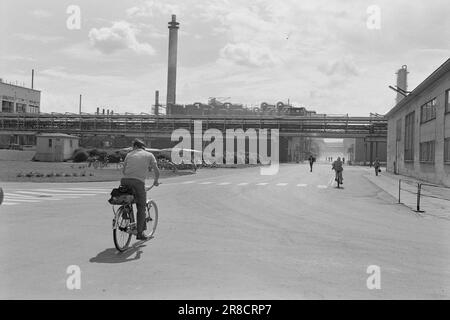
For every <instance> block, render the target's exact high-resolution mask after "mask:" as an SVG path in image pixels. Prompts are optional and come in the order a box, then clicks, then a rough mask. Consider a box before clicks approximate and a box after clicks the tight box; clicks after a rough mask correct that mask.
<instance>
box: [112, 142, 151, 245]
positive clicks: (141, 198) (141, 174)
mask: <svg viewBox="0 0 450 320" xmlns="http://www.w3.org/2000/svg"><path fill="white" fill-rule="evenodd" d="M149 169H153V171H154V173H155V180H154V181H153V185H154V186H158V185H159V182H158V179H159V168H158V165H157V162H156V159H155V156H154V155H153V154H152V153H150V152H148V151H146V150H145V143H144V142H143V141H142V140H139V139H135V140H134V141H133V150H132V151H130V152H129V153H128V154H127V156H126V157H125V160H124V162H123V169H122V172H123V178H122V179H121V180H120V184H121V185H123V186H128V187H130V188H131V189H132V190H133V193H134V197H135V201H136V207H137V235H136V239H138V240H147V237H146V235H145V234H144V230H145V204H146V202H147V192H146V190H145V179H146V178H147V175H148V172H149Z"/></svg>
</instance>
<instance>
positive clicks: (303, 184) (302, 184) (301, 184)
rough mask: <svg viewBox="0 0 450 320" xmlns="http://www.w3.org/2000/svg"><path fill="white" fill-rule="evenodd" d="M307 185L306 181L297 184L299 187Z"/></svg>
mask: <svg viewBox="0 0 450 320" xmlns="http://www.w3.org/2000/svg"><path fill="white" fill-rule="evenodd" d="M306 186H307V184H306V183H299V184H298V185H297V187H306Z"/></svg>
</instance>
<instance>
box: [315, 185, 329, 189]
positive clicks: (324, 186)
mask: <svg viewBox="0 0 450 320" xmlns="http://www.w3.org/2000/svg"><path fill="white" fill-rule="evenodd" d="M317 188H319V189H326V188H328V186H326V185H323V184H319V185H318V186H317Z"/></svg>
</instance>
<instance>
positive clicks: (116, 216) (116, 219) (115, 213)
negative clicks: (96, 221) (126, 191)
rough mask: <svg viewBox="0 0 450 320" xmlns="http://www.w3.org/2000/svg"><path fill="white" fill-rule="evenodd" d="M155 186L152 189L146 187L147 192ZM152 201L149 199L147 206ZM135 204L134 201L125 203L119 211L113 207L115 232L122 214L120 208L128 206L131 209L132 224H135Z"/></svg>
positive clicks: (113, 227)
mask: <svg viewBox="0 0 450 320" xmlns="http://www.w3.org/2000/svg"><path fill="white" fill-rule="evenodd" d="M154 186H155V185H152V186H151V187H145V191H146V192H149V191H150V190H151V189H152V188H153V187H154ZM150 201H152V199H151V198H147V201H146V204H148V203H149V202H150ZM134 203H135V202H134V201H133V202H132V203H125V204H121V205H120V206H119V207H118V208H117V209H116V208H115V207H114V205H113V206H112V210H113V213H114V218H113V223H112V229H113V230H115V229H117V227H118V220H119V219H118V217H119V212H120V208H122V207H123V208H125V207H127V206H129V207H130V211H131V219H130V220H131V223H134V222H135V217H134V209H133V204H134Z"/></svg>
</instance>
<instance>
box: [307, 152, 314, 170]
mask: <svg viewBox="0 0 450 320" xmlns="http://www.w3.org/2000/svg"><path fill="white" fill-rule="evenodd" d="M308 161H309V167H310V172H312V168H313V164H314V162H316V158H314V157H313V155H312V154H311V155H310V156H309V158H308Z"/></svg>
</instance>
